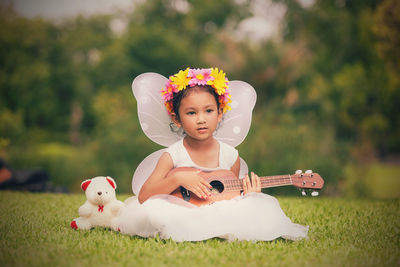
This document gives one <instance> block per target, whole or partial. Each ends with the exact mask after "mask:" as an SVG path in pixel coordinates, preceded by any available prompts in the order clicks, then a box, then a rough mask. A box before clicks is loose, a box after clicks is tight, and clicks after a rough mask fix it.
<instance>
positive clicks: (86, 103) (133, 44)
mask: <svg viewBox="0 0 400 267" xmlns="http://www.w3.org/2000/svg"><path fill="white" fill-rule="evenodd" d="M253 2H254V1H251V0H249V1H233V0H223V1H211V0H210V1H201V2H199V1H164V0H149V1H142V2H140V3H138V4H137V5H136V7H135V9H134V10H133V11H132V12H131V13H119V14H115V15H97V16H91V17H81V16H79V17H76V18H71V19H68V20H64V21H61V22H59V23H54V22H51V21H46V20H43V19H40V18H35V19H28V18H23V17H20V16H18V15H17V14H15V13H14V12H13V11H12V10H11V9H9V8H8V9H7V8H4V7H3V6H0V12H1V16H0V156H1V157H4V158H6V159H7V160H9V161H10V163H11V165H12V166H13V167H14V168H33V167H41V168H44V169H46V170H47V171H48V172H49V173H50V175H51V177H52V179H53V180H54V181H55V182H57V183H64V184H67V185H70V187H71V188H72V189H73V190H78V188H79V183H80V181H81V180H83V179H85V178H87V177H90V176H96V175H110V176H113V177H114V178H116V179H117V181H118V184H119V185H120V189H121V190H122V192H131V191H130V188H131V186H130V183H131V177H132V174H133V171H134V170H135V168H136V166H137V165H138V164H139V163H140V162H141V160H142V159H143V158H145V157H146V156H147V155H148V154H150V153H151V152H153V151H154V150H157V149H159V146H157V145H156V144H153V143H152V142H151V141H149V140H148V138H147V137H145V136H144V134H143V133H142V131H141V129H140V127H139V124H138V119H137V114H136V106H135V101H134V99H133V97H132V94H131V92H130V85H131V82H132V80H133V79H134V77H136V76H137V75H139V74H140V73H143V72H147V71H151V72H157V73H161V74H163V75H165V76H168V75H170V74H171V73H175V72H176V71H177V70H178V69H181V68H184V67H187V66H192V67H206V66H215V67H219V68H222V69H224V70H225V71H226V72H227V74H228V77H229V78H230V79H231V80H243V81H247V82H249V83H250V84H252V85H253V86H254V87H255V89H256V90H257V97H258V100H257V105H256V109H255V112H254V118H253V123H252V129H251V132H250V134H249V136H248V138H247V139H246V140H245V142H244V143H243V144H242V145H241V146H240V147H239V150H240V153H241V156H242V157H243V158H244V159H245V160H246V161H247V163H248V165H249V166H250V169H251V170H254V171H256V172H257V173H259V174H260V175H269V174H271V175H272V174H280V173H282V172H283V173H288V172H289V173H291V172H293V171H294V170H295V169H303V170H305V169H313V170H315V171H317V172H319V173H321V174H322V176H323V177H324V178H325V180H326V182H327V183H326V186H327V188H326V192H325V193H327V194H336V193H341V192H342V193H346V194H350V193H349V192H350V191H351V190H352V189H351V188H353V189H354V191H356V192H358V191H360V192H364V193H363V194H357V195H363V196H365V195H369V193H368V190H364V191H363V190H359V189H357V183H352V182H351V181H355V180H357V179H355V177H354V175H356V174H352V173H355V172H348V171H346V170H347V169H346V165H349V166H350V167H351V166H352V165H353V164H355V162H364V161H366V160H371V159H378V160H380V159H384V158H385V157H386V156H388V155H391V154H398V153H399V152H400V138H399V136H400V119H399V114H400V110H399V107H400V106H399V105H398V103H400V93H399V90H400V79H399V78H398V77H400V72H399V68H398V62H399V59H398V36H400V34H399V30H398V27H396V26H395V25H397V24H396V23H397V22H398V17H399V16H397V15H396V14H398V10H399V4H398V1H395V0H386V1H374V0H368V1H361V0H360V1H315V3H314V4H313V5H311V6H310V7H303V6H302V5H301V4H300V2H299V1H297V0H282V1H279V0H275V1H274V2H278V3H281V4H283V5H285V6H286V8H287V12H286V16H285V19H284V21H283V24H282V27H283V29H282V32H281V35H280V36H278V38H276V39H269V40H265V41H260V42H258V43H254V42H252V40H249V39H248V40H239V39H238V38H236V37H235V35H233V34H232V33H234V32H235V31H236V30H237V28H238V26H239V25H240V23H241V22H242V21H243V20H244V19H245V18H248V17H250V16H251V15H252V5H253V4H254V3H253ZM116 18H118V19H121V20H122V21H124V22H126V29H125V30H124V31H123V32H122V33H120V34H117V33H115V32H113V30H112V27H110V25H111V24H112V22H113V20H114V19H116ZM385 166H386V165H385ZM346 181H348V182H349V183H347V184H350V185H352V186H350V187H349V186H347V187H345V188H346V189H343V188H344V187H340V186H339V185H340V184H341V183H342V182H344V183H346ZM349 188H350V189H349ZM285 190H286V189H284V191H285ZM287 190H289V189H287ZM375 196H376V195H375Z"/></svg>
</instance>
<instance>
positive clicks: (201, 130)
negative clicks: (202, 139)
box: [197, 127, 207, 133]
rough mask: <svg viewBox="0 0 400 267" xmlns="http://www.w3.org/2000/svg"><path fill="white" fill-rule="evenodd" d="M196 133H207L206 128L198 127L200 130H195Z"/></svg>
mask: <svg viewBox="0 0 400 267" xmlns="http://www.w3.org/2000/svg"><path fill="white" fill-rule="evenodd" d="M197 131H198V132H200V133H204V132H206V131H207V127H200V128H197Z"/></svg>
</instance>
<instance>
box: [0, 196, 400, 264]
mask: <svg viewBox="0 0 400 267" xmlns="http://www.w3.org/2000/svg"><path fill="white" fill-rule="evenodd" d="M127 197H128V196H127V195H123V196H118V199H120V200H125V199H126V198H127ZM278 199H279V202H280V204H281V207H282V209H283V210H284V211H285V213H286V214H287V215H288V216H289V217H290V218H291V219H292V220H293V221H294V222H296V223H300V224H304V225H309V226H310V232H309V238H308V239H307V240H301V241H297V242H292V241H286V240H284V239H278V240H275V241H271V242H247V241H246V242H227V241H224V240H220V239H211V240H207V241H203V242H183V243H176V242H173V241H171V240H161V239H158V238H149V239H145V238H140V237H131V236H126V235H122V234H120V233H117V232H113V231H111V230H107V229H102V228H96V229H93V230H91V231H75V230H72V229H71V228H70V227H69V224H70V221H71V220H72V219H73V218H75V217H77V216H78V208H79V206H80V205H82V204H83V202H84V201H85V196H84V194H76V195H59V194H32V193H19V192H0V203H1V204H0V214H1V220H0V262H1V263H2V264H1V265H2V266H94V265H97V266H105V265H111V266H114V265H116V266H119V265H123V266H166V265H172V266H214V265H219V266H263V265H264V266H399V265H400V200H381V201H378V200H362V199H343V198H324V197H319V198H302V197H290V198H289V197H278ZM249 227H251V226H249Z"/></svg>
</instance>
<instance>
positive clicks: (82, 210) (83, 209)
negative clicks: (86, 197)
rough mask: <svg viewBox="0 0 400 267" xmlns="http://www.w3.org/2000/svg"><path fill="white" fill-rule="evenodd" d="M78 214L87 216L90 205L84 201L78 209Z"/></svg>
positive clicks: (90, 211) (89, 211)
mask: <svg viewBox="0 0 400 267" xmlns="http://www.w3.org/2000/svg"><path fill="white" fill-rule="evenodd" d="M78 213H79V216H81V217H89V216H90V215H91V214H92V209H91V206H90V204H89V203H88V202H85V204H83V205H82V206H81V207H80V208H79V210H78Z"/></svg>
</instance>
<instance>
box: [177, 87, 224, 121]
mask: <svg viewBox="0 0 400 267" xmlns="http://www.w3.org/2000/svg"><path fill="white" fill-rule="evenodd" d="M193 91H204V92H208V93H210V94H211V95H213V96H214V98H215V102H217V109H218V110H219V106H220V103H219V101H218V98H219V96H218V94H217V93H216V92H215V90H214V88H212V87H211V86H210V85H196V86H194V87H187V88H186V89H185V90H181V91H179V92H178V93H177V94H174V98H173V99H172V105H173V109H174V110H173V111H174V113H175V115H176V119H177V120H180V118H179V107H180V106H181V101H182V99H184V98H185V97H186V96H187V95H188V94H190V93H191V92H193Z"/></svg>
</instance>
